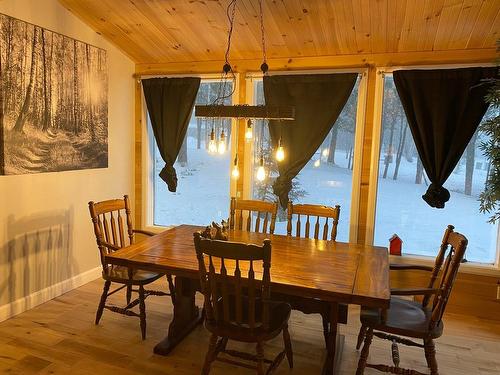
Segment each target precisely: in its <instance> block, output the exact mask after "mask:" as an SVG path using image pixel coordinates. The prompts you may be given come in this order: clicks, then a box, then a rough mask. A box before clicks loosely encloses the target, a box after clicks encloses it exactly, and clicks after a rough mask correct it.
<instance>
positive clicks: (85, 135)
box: [0, 14, 108, 175]
mask: <svg viewBox="0 0 500 375" xmlns="http://www.w3.org/2000/svg"><path fill="white" fill-rule="evenodd" d="M107 93H108V81H107V64H106V51H105V50H103V49H100V48H97V47H94V46H91V45H89V44H86V43H83V42H80V41H78V40H75V39H72V38H69V37H67V36H64V35H61V34H58V33H55V32H52V31H49V30H46V29H44V28H42V27H39V26H36V25H32V24H29V23H26V22H23V21H21V20H18V19H15V18H12V17H9V16H6V15H3V14H0V175H15V174H27V173H41V172H56V171H65V170H74V169H89V168H105V167H107V166H108V98H107Z"/></svg>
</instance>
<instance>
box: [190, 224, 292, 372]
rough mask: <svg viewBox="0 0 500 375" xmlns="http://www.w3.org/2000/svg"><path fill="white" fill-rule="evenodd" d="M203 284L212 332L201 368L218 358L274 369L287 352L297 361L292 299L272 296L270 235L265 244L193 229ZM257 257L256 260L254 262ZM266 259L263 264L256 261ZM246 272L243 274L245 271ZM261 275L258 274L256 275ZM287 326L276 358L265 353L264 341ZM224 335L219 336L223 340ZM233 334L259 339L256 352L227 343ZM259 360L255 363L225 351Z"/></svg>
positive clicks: (241, 338) (206, 368)
mask: <svg viewBox="0 0 500 375" xmlns="http://www.w3.org/2000/svg"><path fill="white" fill-rule="evenodd" d="M194 244H195V248H196V256H197V258H198V265H199V273H200V285H201V290H202V293H203V295H204V297H205V303H204V308H205V314H206V319H205V326H206V328H207V329H208V330H209V331H210V332H211V333H212V335H211V337H210V344H209V348H208V352H207V355H206V357H205V362H204V365H203V370H202V374H208V373H209V372H210V367H211V364H212V362H213V361H215V360H219V361H223V362H228V363H231V364H236V365H241V366H243V367H247V368H251V369H255V370H257V374H259V375H263V374H264V363H269V364H270V366H269V368H268V369H267V372H266V374H270V373H271V372H273V371H274V370H275V369H276V368H277V367H278V366H279V364H280V363H281V361H282V360H283V358H284V356H285V355H286V356H287V358H288V363H289V365H290V368H292V367H293V354H292V345H291V342H290V335H289V333H288V319H289V317H290V311H291V308H290V305H289V304H287V303H284V302H276V301H271V300H270V283H271V275H270V268H271V241H269V240H264V244H263V246H257V245H247V244H243V243H237V242H228V241H219V240H210V239H205V238H203V237H201V234H200V233H194ZM254 263H256V264H255V265H254ZM259 263H261V264H262V269H261V270H259V269H258V268H257V265H258V264H259ZM254 269H255V271H254ZM245 273H246V274H247V277H243V278H242V274H245ZM256 274H257V275H262V278H261V279H256V277H255V275H256ZM281 332H283V341H284V346H285V349H284V350H283V351H282V352H280V353H279V354H278V355H277V356H276V358H275V359H274V360H272V361H271V360H268V359H265V358H264V349H263V344H264V342H265V341H268V340H271V339H273V338H274V337H276V336H277V335H279V334H280V333H281ZM219 337H220V340H219ZM228 340H235V341H242V342H247V343H256V344H257V355H256V356H255V355H252V354H248V353H242V352H239V351H236V350H228V349H226V345H227V342H228ZM220 353H225V354H227V355H229V356H232V357H238V358H242V359H245V360H246V361H254V362H256V365H255V366H250V365H249V364H247V363H242V362H239V361H235V360H232V359H229V358H225V357H219V354H220Z"/></svg>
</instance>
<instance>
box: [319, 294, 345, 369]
mask: <svg viewBox="0 0 500 375" xmlns="http://www.w3.org/2000/svg"><path fill="white" fill-rule="evenodd" d="M338 323H339V304H338V303H336V302H333V303H332V305H331V310H330V322H329V332H328V345H327V348H326V350H327V354H326V358H325V363H324V364H323V371H322V374H323V375H331V374H337V373H338V372H339V367H340V357H341V355H342V349H343V346H344V336H342V335H339V334H338Z"/></svg>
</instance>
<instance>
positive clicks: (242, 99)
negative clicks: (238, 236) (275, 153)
mask: <svg viewBox="0 0 500 375" xmlns="http://www.w3.org/2000/svg"><path fill="white" fill-rule="evenodd" d="M245 103H247V80H246V75H245V72H242V73H240V74H238V104H245ZM237 123H238V125H237V126H238V140H237V142H238V159H239V160H238V162H239V169H240V177H239V178H238V181H237V182H236V197H238V198H243V190H244V183H243V182H244V181H245V178H246V177H247V176H246V173H248V168H246V166H245V161H247V160H251V159H250V158H246V157H245V155H244V152H245V143H246V141H245V128H246V121H245V120H244V119H239V120H237ZM228 204H229V202H228Z"/></svg>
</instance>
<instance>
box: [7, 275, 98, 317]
mask: <svg viewBox="0 0 500 375" xmlns="http://www.w3.org/2000/svg"><path fill="white" fill-rule="evenodd" d="M101 273H102V267H96V268H93V269H91V270H88V271H85V272H83V273H80V274H78V275H76V276H73V277H72V278H70V279H66V280H64V281H61V282H59V283H57V284H54V285H51V286H49V287H47V288H45V289H42V290H39V291H38V292H34V293H32V294H30V295H28V296H26V297H23V298H19V299H17V300H15V301H13V302H11V303H8V304H6V305H2V306H0V322H3V321H4V320H7V319H9V318H11V317H13V316H15V315H17V314H20V313H22V312H24V311H26V310H29V309H32V308H34V307H36V306H38V305H41V304H42V303H45V302H47V301H50V300H51V299H53V298H56V297H59V296H60V295H62V294H64V293H66V292H69V291H70V290H73V289H76V288H78V287H80V286H82V285H83V284H86V283H88V282H90V281H92V280H95V279H97V278H98V277H100V276H101Z"/></svg>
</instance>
